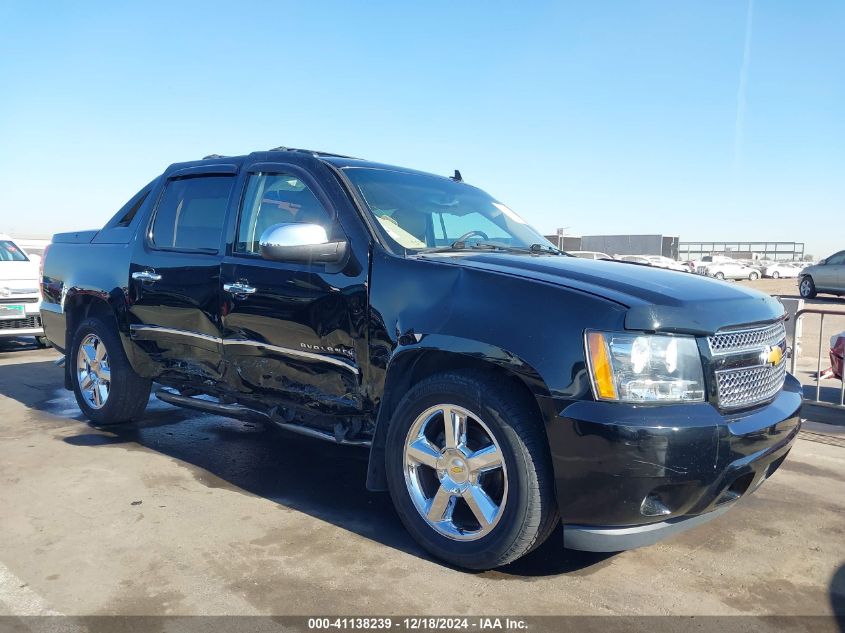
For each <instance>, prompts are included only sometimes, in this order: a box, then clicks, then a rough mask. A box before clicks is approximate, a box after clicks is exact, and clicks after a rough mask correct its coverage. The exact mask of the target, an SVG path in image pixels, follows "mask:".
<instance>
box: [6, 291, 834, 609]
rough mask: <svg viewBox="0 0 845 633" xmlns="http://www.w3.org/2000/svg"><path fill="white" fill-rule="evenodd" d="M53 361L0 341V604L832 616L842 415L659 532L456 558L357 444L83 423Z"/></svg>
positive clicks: (169, 417)
mask: <svg viewBox="0 0 845 633" xmlns="http://www.w3.org/2000/svg"><path fill="white" fill-rule="evenodd" d="M766 281H767V280H766ZM757 283H758V284H762V283H765V281H761V282H757ZM780 283H786V280H783V281H781V282H780ZM792 287H793V289H794V282H792ZM839 303H841V302H839ZM843 329H845V328H843ZM56 357H57V354H56V352H55V351H53V350H37V349H35V348H34V346H28V345H27V344H26V342H25V341H24V340H23V339H22V340H21V341H12V342H0V482H2V483H0V615H8V614H14V615H28V614H50V613H58V614H66V615H98V614H127V615H128V614H132V615H147V614H159V615H165V614H166V615H172V614H179V615H183V614H185V615H187V614H275V615H283V614H297V615H306V614H319V615H323V614H337V613H344V614H414V615H419V614H467V615H469V614H476V615H491V614H508V613H518V614H524V615H530V614H534V615H540V614H658V615H661V614H728V615H730V614H784V615H794V614H800V615H808V614H831V613H833V612H834V611H836V612H838V613H842V614H845V487H843V483H845V427H836V426H824V427H813V429H812V431H811V432H802V436H801V439H800V440H799V441H798V442H797V444H796V446H795V448H794V450H793V451H792V452H791V454H790V456H789V458H788V459H787V461H786V462H785V463H784V465H783V466H782V468H781V469H780V470H779V471H778V473H777V474H776V475H775V476H774V477H772V479H771V480H770V481H768V482H767V483H766V484H765V485H764V486H763V487H762V488H760V489H759V490H758V491H757V492H755V493H754V494H753V495H751V496H750V497H748V498H747V499H744V500H743V501H741V502H740V503H739V504H738V505H737V507H736V508H734V509H733V510H731V511H730V512H728V513H727V514H726V515H724V516H722V517H720V518H718V519H716V520H715V521H713V522H711V523H709V524H707V525H705V526H703V527H701V528H698V529H696V530H693V531H690V532H687V533H685V534H682V535H680V536H677V537H675V538H673V539H670V540H667V541H665V542H663V543H661V544H658V545H655V546H652V547H650V548H646V549H641V550H636V551H630V552H625V553H621V554H615V555H596V554H583V553H577V552H570V551H566V550H564V549H563V548H562V547H560V543H561V536H560V534H559V533H558V534H555V535H553V536H552V538H551V539H550V540H549V542H547V543H546V545H545V546H543V547H542V548H540V549H539V550H537V551H535V552H534V553H532V554H531V555H530V556H528V557H527V558H525V559H523V560H521V561H518V562H517V563H515V564H513V565H511V566H509V567H507V568H503V569H500V570H496V571H491V572H485V573H466V572H463V571H459V570H455V569H451V568H449V567H446V566H443V565H442V564H440V563H438V562H436V561H433V560H431V559H429V558H428V557H427V555H426V554H425V553H424V552H422V550H420V549H419V548H418V547H417V546H416V545H415V544H414V542H413V541H412V540H411V538H410V537H409V536H408V535H407V534H406V533H405V531H404V529H403V528H402V526H401V525H400V523H399V520H398V518H397V517H396V515H395V513H394V511H393V509H392V506H391V504H390V501H389V499H388V497H387V495H384V494H376V493H369V492H367V491H366V489H365V487H364V476H365V469H366V452H365V451H363V450H361V449H357V448H345V447H338V446H333V445H330V444H327V443H324V442H320V441H317V440H310V439H306V438H300V437H298V436H294V435H289V434H287V433H284V432H282V431H278V430H274V429H270V428H266V427H264V426H262V425H260V424H255V423H247V422H242V421H237V420H232V419H227V418H222V417H217V416H211V415H203V414H200V413H195V412H191V411H186V410H180V409H176V408H173V407H170V406H168V405H165V404H163V403H160V402H156V401H153V402H152V403H151V407H150V408H149V409H148V412H147V414H146V416H145V418H144V420H142V421H141V422H139V423H136V424H133V425H127V426H122V427H117V428H113V429H112V430H110V431H105V430H98V429H95V428H93V427H91V426H90V425H89V424H88V423H87V422H86V421H84V420H83V419H82V418H81V416H80V415H79V411H78V409H77V407H76V403H75V401H74V399H73V396H72V394H70V393H69V392H66V391H64V390H63V389H62V370H61V369H59V368H58V367H56V366H54V365H53V363H52V361H53V360H54V359H55V358H56ZM837 415H838V414H837ZM843 422H845V420H843ZM820 431H821V432H820Z"/></svg>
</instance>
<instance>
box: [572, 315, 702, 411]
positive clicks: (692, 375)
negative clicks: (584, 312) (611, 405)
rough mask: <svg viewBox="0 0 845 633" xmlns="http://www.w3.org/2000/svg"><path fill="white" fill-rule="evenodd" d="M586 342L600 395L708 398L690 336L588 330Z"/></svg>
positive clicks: (687, 399) (626, 398) (659, 399)
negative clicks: (705, 394)
mask: <svg viewBox="0 0 845 633" xmlns="http://www.w3.org/2000/svg"><path fill="white" fill-rule="evenodd" d="M586 346H587V362H588V365H589V370H590V377H591V379H592V383H593V393H594V394H595V397H596V399H597V400H615V401H619V402H702V401H703V400H704V375H703V372H702V369H701V357H700V356H699V353H698V345H696V342H695V338H693V337H691V336H668V335H659V334H635V333H629V332H587V336H586Z"/></svg>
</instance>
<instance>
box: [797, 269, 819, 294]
mask: <svg viewBox="0 0 845 633" xmlns="http://www.w3.org/2000/svg"><path fill="white" fill-rule="evenodd" d="M798 292H799V294H800V295H801V296H802V297H803V298H804V299H812V298H813V297H815V296H816V284H815V282H814V281H813V278H812V277H810V276H809V275H808V276H807V277H804V278H803V279H801V281H800V282H799V283H798Z"/></svg>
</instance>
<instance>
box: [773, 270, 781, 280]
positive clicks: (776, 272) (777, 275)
mask: <svg viewBox="0 0 845 633" xmlns="http://www.w3.org/2000/svg"><path fill="white" fill-rule="evenodd" d="M772 279H780V273H779V272H778V271H775V272H773V273H772Z"/></svg>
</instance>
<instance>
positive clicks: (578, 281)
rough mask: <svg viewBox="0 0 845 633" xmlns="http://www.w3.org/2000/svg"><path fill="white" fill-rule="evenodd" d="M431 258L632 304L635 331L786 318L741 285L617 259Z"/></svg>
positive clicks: (628, 321) (630, 324)
mask: <svg viewBox="0 0 845 633" xmlns="http://www.w3.org/2000/svg"><path fill="white" fill-rule="evenodd" d="M424 257H425V258H427V259H431V260H434V259H435V258H436V259H437V260H438V261H442V262H444V263H445V262H448V263H450V264H454V265H458V266H467V267H471V268H474V269H479V270H487V271H490V272H494V273H498V274H505V275H511V276H516V277H522V278H525V279H531V280H535V281H539V282H543V283H547V284H554V285H557V286H562V287H566V288H571V289H574V290H579V291H582V292H587V293H590V294H593V295H597V296H600V297H603V298H605V299H608V300H610V301H614V302H616V303H619V304H621V305H624V306H626V307H628V308H629V310H628V312H627V314H626V317H625V327H626V328H628V329H631V330H647V331H662V332H678V333H686V334H695V335H707V334H712V333H714V332H716V331H717V330H719V329H722V328H725V327H731V326H738V325H750V324H754V323H763V322H767V321H773V320H775V319H779V318H781V317H782V316H783V314H784V310H783V306H782V305H781V303H780V302H779V301H778V300H777V299H774V298H773V297H771V296H769V295H767V294H764V293H762V292H758V291H756V290H751V289H748V288H745V287H743V286H741V285H739V284H736V283H730V282H725V281H719V280H716V279H709V278H707V277H702V276H700V275H695V274H692V273H684V272H676V271H672V270H666V269H663V268H654V267H651V266H644V265H637V264H630V263H624V262H616V261H602V260H597V261H594V260H588V259H580V258H577V257H555V256H547V255H543V256H531V255H517V254H507V253H480V254H471V255H467V254H463V253H449V254H436V255H433V254H432V255H425V256H424Z"/></svg>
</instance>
